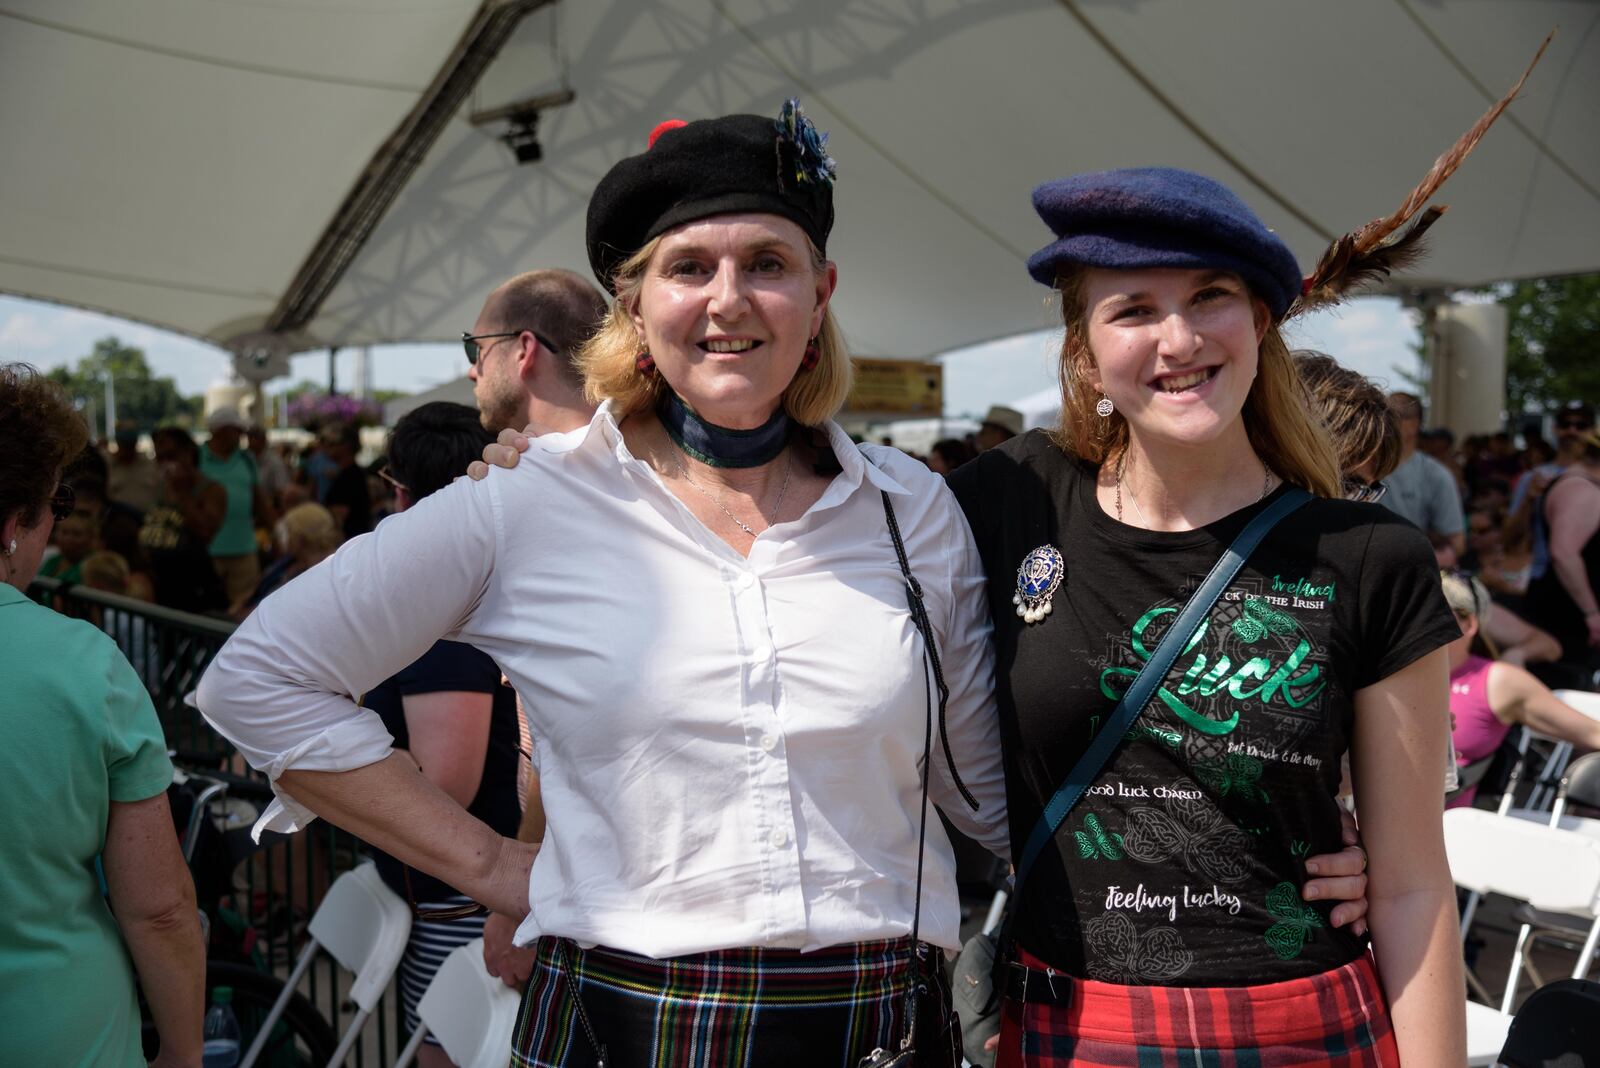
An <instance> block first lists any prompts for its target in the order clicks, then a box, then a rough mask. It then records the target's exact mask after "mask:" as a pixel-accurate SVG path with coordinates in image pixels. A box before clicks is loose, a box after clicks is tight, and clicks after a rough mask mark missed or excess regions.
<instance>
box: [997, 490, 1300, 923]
mask: <svg viewBox="0 0 1600 1068" xmlns="http://www.w3.org/2000/svg"><path fill="white" fill-rule="evenodd" d="M1309 500H1311V494H1309V493H1307V492H1306V491H1305V490H1303V489H1300V488H1299V487H1298V486H1291V487H1289V488H1288V489H1287V490H1286V491H1285V492H1284V493H1283V495H1282V496H1280V497H1279V498H1278V499H1277V500H1275V501H1273V502H1272V504H1270V505H1269V506H1267V508H1266V509H1264V510H1263V511H1262V512H1261V513H1260V514H1259V515H1257V516H1256V517H1255V518H1254V519H1252V520H1250V522H1249V524H1248V525H1247V526H1246V527H1245V528H1244V529H1243V530H1242V531H1240V532H1239V536H1238V537H1237V538H1235V539H1233V544H1232V545H1230V546H1228V549H1227V551H1226V552H1224V553H1223V554H1222V558H1221V559H1220V560H1218V561H1217V563H1216V566H1215V567H1213V568H1212V569H1211V573H1210V574H1209V575H1207V576H1206V579H1205V581H1204V582H1202V583H1201V584H1200V588H1199V589H1197V590H1195V591H1194V595H1193V596H1191V597H1190V598H1189V603H1188V604H1186V605H1184V606H1183V611H1181V612H1179V613H1178V618H1177V620H1176V621H1175V622H1174V623H1173V624H1172V626H1171V627H1169V628H1168V629H1167V633H1166V635H1165V636H1164V637H1162V639H1161V641H1160V642H1158V643H1157V644H1156V651H1155V652H1154V653H1153V654H1152V655H1151V657H1150V659H1149V660H1148V661H1146V662H1145V665H1144V667H1143V668H1142V669H1141V670H1140V672H1139V674H1138V676H1137V677H1136V678H1135V679H1134V680H1133V685H1132V686H1129V687H1128V690H1127V692H1126V693H1124V694H1123V695H1122V700H1121V701H1118V702H1117V707H1116V708H1115V709H1114V710H1113V711H1112V713H1111V715H1110V716H1109V717H1108V718H1107V719H1106V722H1105V725H1104V726H1103V727H1101V728H1100V732H1099V733H1098V734H1096V735H1095V737H1094V741H1092V742H1090V743H1089V748H1088V749H1087V750H1085V751H1084V754H1083V756H1081V757H1079V758H1078V762H1077V763H1076V764H1074V765H1073V767H1072V770H1071V771H1070V772H1068V773H1067V778H1066V781H1064V782H1063V783H1062V784H1061V786H1060V787H1059V788H1058V789H1057V790H1056V792H1055V795H1054V796H1052V797H1051V798H1050V801H1049V803H1048V804H1046V805H1045V806H1044V811H1043V812H1042V813H1040V815H1039V822H1038V823H1036V824H1034V827H1033V831H1032V832H1031V833H1030V834H1029V835H1028V841H1027V843H1026V844H1025V845H1024V846H1023V847H1022V856H1021V858H1020V859H1019V860H1018V861H1017V876H1016V881H1015V884H1014V886H1013V888H1012V891H1011V893H1012V897H1013V898H1015V897H1016V896H1017V895H1018V894H1020V893H1021V892H1022V884H1023V882H1024V881H1025V880H1026V879H1027V878H1028V872H1029V871H1031V870H1032V868H1033V865H1034V862H1035V861H1036V860H1038V859H1039V854H1040V853H1042V852H1044V847H1045V846H1046V845H1048V844H1049V843H1050V840H1051V839H1053V838H1054V837H1055V834H1056V829H1057V828H1059V827H1060V826H1061V823H1062V821H1063V820H1065V819H1066V818H1067V813H1069V812H1071V811H1072V808H1073V806H1074V805H1076V804H1077V803H1078V800H1079V799H1080V798H1081V797H1083V792H1084V791H1085V790H1087V789H1088V788H1089V784H1090V783H1091V782H1093V781H1094V779H1095V776H1097V775H1099V774H1100V769H1101V768H1103V767H1105V765H1106V761H1107V760H1109V759H1111V753H1112V751H1113V750H1114V749H1116V747H1117V744H1118V743H1119V742H1121V741H1122V737H1123V735H1125V734H1127V733H1128V728H1129V727H1131V726H1133V721H1134V720H1135V719H1137V718H1138V717H1139V713H1140V711H1142V710H1143V709H1144V706H1145V705H1147V704H1149V703H1150V698H1151V697H1153V696H1154V695H1155V691H1156V687H1157V686H1160V685H1161V680H1162V679H1165V678H1166V677H1167V672H1168V671H1171V670H1172V662H1173V661H1174V660H1176V659H1178V654H1179V653H1180V652H1181V651H1182V650H1183V646H1184V645H1185V644H1186V643H1187V642H1188V640H1189V638H1190V637H1191V636H1192V635H1193V634H1194V632H1195V631H1196V630H1197V629H1198V628H1199V626H1200V623H1201V621H1202V620H1203V619H1204V618H1205V617H1206V615H1207V614H1208V613H1210V611H1211V608H1212V606H1213V605H1215V604H1216V603H1217V598H1219V597H1221V596H1222V591H1223V590H1225V589H1227V588H1228V583H1230V582H1232V581H1233V577H1234V576H1235V575H1237V574H1238V573H1239V569H1240V568H1241V567H1243V566H1244V562H1245V561H1246V560H1248V559H1249V558H1250V554H1251V553H1252V552H1254V551H1255V548H1256V546H1257V545H1259V544H1261V539H1262V538H1264V537H1266V536H1267V532H1268V531H1270V530H1271V529H1272V528H1273V527H1275V526H1277V525H1278V521H1279V520H1280V519H1282V518H1283V517H1284V516H1286V515H1288V514H1289V513H1290V512H1293V511H1294V510H1295V509H1296V508H1299V507H1300V506H1301V505H1302V504H1305V503H1306V502H1307V501H1309Z"/></svg>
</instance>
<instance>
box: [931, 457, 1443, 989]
mask: <svg viewBox="0 0 1600 1068" xmlns="http://www.w3.org/2000/svg"><path fill="white" fill-rule="evenodd" d="M1256 477H1257V478H1259V474H1258V475H1257V476H1256ZM1094 480H1095V468H1094V467H1093V465H1090V464H1085V463H1082V462H1081V461H1079V460H1076V459H1074V458H1072V457H1070V456H1069V455H1067V454H1066V453H1065V452H1063V451H1062V450H1061V449H1060V448H1058V447H1057V446H1055V445H1054V444H1053V443H1052V442H1051V441H1050V439H1049V438H1048V437H1047V436H1046V435H1045V434H1043V433H1040V432H1034V433H1030V434H1027V435H1024V436H1022V437H1018V438H1015V439H1013V440H1012V441H1010V442H1007V443H1006V444H1005V445H1002V446H1000V447H999V448H997V449H993V450H990V451H989V452H986V453H984V454H983V455H982V456H981V457H980V458H979V459H978V460H977V461H975V462H973V463H970V464H967V465H966V466H964V467H962V468H961V469H960V470H958V471H956V472H955V473H954V474H953V475H952V476H951V480H950V481H951V488H952V489H954V490H955V493H956V496H957V498H958V499H959V500H960V502H961V505H962V507H963V509H964V510H965V511H966V515H967V519H968V521H969V522H970V524H971V526H972V529H973V533H974V535H975V536H976V538H977V544H978V548H979V551H980V553H981V555H982V557H983V561H984V567H985V570H986V571H987V573H988V576H989V599H990V608H991V610H992V611H993V613H994V618H995V647H996V653H997V661H996V676H997V679H996V682H997V695H998V702H999V709H1000V723H1001V732H1002V739H1003V741H1004V744H1005V750H1006V793H1007V803H1008V805H1009V806H1010V813H1011V837H1012V848H1013V850H1014V855H1018V854H1020V851H1021V848H1022V843H1023V842H1024V841H1025V840H1026V839H1027V836H1028V834H1029V832H1030V831H1031V830H1032V829H1033V826H1034V824H1035V823H1036V822H1037V820H1038V818H1039V812H1040V809H1041V808H1042V807H1043V805H1044V802H1045V801H1046V800H1047V799H1048V798H1049V797H1050V796H1051V795H1052V794H1053V793H1054V792H1055V790H1056V788H1057V787H1058V786H1059V785H1060V784H1061V782H1062V780H1063V779H1064V778H1065V777H1066V774H1067V772H1068V771H1069V770H1070V769H1071V768H1072V766H1073V764H1074V763H1075V762H1076V761H1077V759H1078V758H1079V757H1080V756H1082V754H1083V751H1084V750H1085V749H1086V748H1087V747H1088V744H1089V741H1090V739H1091V738H1092V737H1093V736H1094V732H1095V730H1096V728H1097V727H1098V725H1099V724H1100V723H1101V722H1103V720H1104V719H1105V717H1106V716H1107V715H1109V714H1110V712H1111V711H1112V709H1113V708H1114V707H1115V706H1116V702H1117V699H1118V698H1119V697H1120V696H1121V694H1122V693H1123V691H1125V690H1126V689H1127V687H1128V686H1129V685H1130V684H1131V682H1132V681H1133V677H1134V676H1135V675H1136V674H1137V672H1138V670H1139V668H1140V667H1141V666H1143V663H1144V661H1145V660H1146V659H1147V658H1148V657H1149V655H1150V653H1151V652H1152V651H1153V650H1154V649H1155V646H1156V644H1157V642H1159V641H1160V639H1161V637H1162V635H1163V634H1164V633H1165V631H1166V628H1167V627H1168V626H1170V624H1171V622H1172V620H1173V617H1174V616H1176V614H1177V612H1178V611H1179V610H1180V609H1181V608H1182V606H1183V605H1184V603H1185V602H1186V601H1187V599H1188V597H1189V595H1190V594H1191V593H1192V592H1193V591H1194V589H1195V588H1196V587H1197V586H1198V585H1199V584H1200V582H1201V580H1202V579H1204V577H1205V575H1206V573H1207V572H1209V571H1210V569H1211V567H1212V566H1213V565H1214V564H1215V563H1216V561H1217V558H1218V557H1220V556H1221V555H1222V552H1223V550H1224V549H1225V548H1226V547H1227V546H1228V544H1229V543H1230V542H1231V541H1232V540H1233V538H1234V537H1235V536H1236V535H1237V534H1238V533H1239V532H1240V531H1241V530H1242V529H1243V528H1244V526H1245V524H1246V523H1248V522H1249V520H1250V519H1251V518H1252V517H1253V516H1254V515H1255V514H1256V513H1257V512H1259V511H1260V510H1261V509H1262V508H1264V507H1266V505H1267V503H1268V502H1270V501H1271V500H1272V499H1273V498H1275V497H1276V496H1277V495H1278V493H1281V492H1282V490H1281V489H1280V490H1279V491H1277V493H1274V494H1273V495H1272V496H1271V497H1268V498H1267V501H1264V502H1260V503H1258V504H1256V505H1253V506H1251V507H1248V508H1244V509H1241V510H1240V511H1238V512H1235V513H1233V514H1232V515H1229V516H1226V517H1224V518H1223V519H1220V520H1218V521H1217V522H1215V523H1212V524H1210V525H1209V526H1206V527H1203V528H1201V529H1198V530H1194V531H1185V532H1180V533H1160V532H1151V531H1145V530H1141V529H1138V528H1135V527H1131V526H1125V525H1123V524H1121V523H1118V522H1116V521H1115V520H1114V519H1112V518H1111V517H1110V516H1108V515H1106V513H1105V512H1104V511H1103V510H1102V509H1101V508H1100V506H1099V504H1098V502H1097V501H1096V500H1095V495H1094ZM1045 545H1053V546H1055V547H1056V548H1058V549H1059V550H1060V551H1061V554H1062V556H1063V557H1064V560H1065V565H1066V568H1065V571H1066V574H1065V578H1064V579H1063V581H1062V583H1061V586H1060V588H1059V589H1058V590H1057V591H1056V593H1055V595H1054V600H1053V610H1052V612H1051V613H1050V614H1049V615H1048V616H1046V617H1045V619H1044V620H1043V622H1040V623H1036V624H1028V623H1025V622H1024V621H1023V620H1022V619H1021V618H1019V617H1018V616H1017V614H1016V609H1015V607H1014V606H1013V604H1012V595H1013V594H1014V593H1016V591H1017V568H1018V565H1020V564H1021V563H1022V560H1023V558H1024V557H1025V556H1027V555H1028V553H1029V552H1031V551H1032V550H1034V549H1036V548H1039V547H1041V546H1045ZM1459 636H1460V631H1459V630H1458V629H1457V627H1456V625H1455V621H1454V619H1453V617H1452V616H1451V614H1450V610H1449V608H1448V607H1447V605H1446V604H1445V601H1444V597H1443V595H1442V593H1441V592H1440V588H1439V577H1438V571H1437V568H1436V566H1435V564H1434V559H1433V553H1432V550H1431V549H1430V548H1429V546H1428V543H1427V541H1426V539H1424V538H1423V537H1422V535H1421V534H1419V533H1418V532H1417V531H1416V529H1415V528H1414V527H1412V526H1411V525H1410V524H1408V523H1406V522H1405V521H1404V520H1403V519H1400V518H1399V517H1398V516H1396V515H1394V514H1393V513H1392V512H1389V511H1388V510H1387V509H1383V508H1374V507H1372V506H1370V505H1358V504H1352V503H1350V502H1347V501H1331V500H1316V501H1312V502H1310V503H1309V504H1307V505H1305V506H1304V507H1302V508H1301V509H1299V510H1298V511H1297V512H1295V513H1294V514H1293V515H1291V516H1289V517H1288V518H1287V519H1284V520H1283V521H1282V522H1280V523H1279V525H1278V526H1277V527H1276V528H1274V530H1273V532H1272V533H1271V534H1270V535H1268V537H1267V538H1266V540H1265V541H1264V542H1263V543H1262V544H1261V545H1260V546H1259V547H1258V548H1257V549H1256V551H1255V552H1254V553H1253V554H1252V555H1251V558H1250V560H1249V561H1248V562H1247V563H1246V565H1245V567H1244V568H1243V570H1241V571H1240V573H1239V575H1238V576H1237V577H1236V578H1235V579H1234V581H1233V583H1232V584H1231V585H1230V586H1229V588H1228V590H1226V591H1225V592H1224V593H1223V595H1222V597H1221V598H1220V599H1219V601H1218V603H1217V606H1216V607H1215V608H1214V609H1213V610H1212V612H1211V614H1210V616H1209V617H1208V621H1207V623H1206V625H1205V626H1204V627H1203V628H1202V629H1201V630H1200V631H1199V632H1198V637H1197V638H1196V639H1195V640H1194V641H1192V642H1191V643H1190V645H1189V647H1188V648H1187V649H1185V650H1184V652H1183V653H1182V654H1181V655H1180V656H1179V657H1178V659H1177V661H1176V663H1175V664H1174V666H1173V668H1172V671H1171V672H1170V673H1169V674H1168V677H1167V680H1166V682H1165V685H1164V686H1163V687H1162V688H1161V689H1160V690H1158V691H1157V697H1156V699H1155V700H1152V701H1151V703H1150V705H1149V706H1148V707H1147V708H1146V709H1145V710H1144V711H1143V712H1142V713H1141V715H1140V717H1139V719H1138V720H1136V721H1135V723H1134V726H1133V728H1132V729H1131V730H1130V731H1129V733H1128V740H1127V742H1126V743H1125V744H1123V745H1121V746H1119V747H1118V748H1117V749H1116V750H1115V751H1114V753H1113V754H1112V756H1111V759H1110V761H1109V762H1108V763H1107V765H1106V768H1105V770H1104V771H1102V772H1101V774H1100V776H1099V778H1098V779H1097V780H1096V782H1095V783H1094V785H1092V786H1091V787H1090V788H1089V790H1088V792H1087V793H1086V794H1085V795H1084V798H1083V799H1082V800H1081V801H1080V802H1079V803H1078V805H1077V807H1076V808H1074V809H1073V811H1072V812H1071V814H1070V815H1069V816H1068V817H1067V819H1066V821H1065V822H1063V823H1062V825H1061V828H1060V829H1059V830H1058V832H1057V834H1056V839H1055V842H1054V845H1053V847H1051V848H1047V849H1046V850H1045V852H1044V853H1043V854H1042V855H1041V856H1040V858H1039V861H1038V863H1037V864H1036V865H1035V867H1034V869H1033V872H1032V874H1031V875H1030V877H1029V882H1028V885H1027V886H1026V887H1025V888H1024V890H1023V893H1022V900H1021V902H1020V903H1019V912H1018V915H1017V923H1016V931H1017V936H1018V940H1019V941H1020V943H1021V944H1022V945H1023V946H1024V947H1025V948H1026V949H1028V950H1029V951H1030V952H1032V953H1034V954H1035V955H1036V956H1038V957H1040V958H1041V959H1043V960H1045V961H1048V962H1050V963H1051V964H1052V965H1054V966H1055V967H1057V968H1060V969H1062V970H1063V971H1066V972H1068V973H1069V974H1072V975H1078V976H1086V977H1089V978H1094V979H1101V980H1105V981H1108V982H1114V983H1124V984H1160V985H1171V986H1241V985H1249V984H1255V983H1268V982H1276V981H1279V980H1283V979H1290V978H1297V977H1300V976H1305V975H1311V974H1314V973H1317V972H1322V971H1326V970H1328V969H1331V968H1336V967H1338V966H1340V965H1342V964H1346V963H1348V962H1349V961H1350V960H1352V959H1354V958H1355V957H1356V956H1358V955H1359V954H1360V953H1361V952H1362V950H1363V948H1364V946H1363V943H1362V941H1361V940H1359V939H1357V938H1356V937H1354V936H1353V935H1352V934H1350V932H1349V928H1348V927H1346V928H1343V929H1340V930H1337V931H1336V930H1334V929H1332V928H1331V927H1330V925H1329V923H1328V916H1327V913H1328V911H1329V906H1327V905H1320V904H1319V905H1311V904H1308V903H1306V902H1303V901H1302V900H1301V898H1300V886H1301V884H1302V883H1303V882H1304V880H1305V878H1306V875H1305V869H1304V865H1303V863H1302V861H1303V859H1304V858H1305V857H1307V856H1309V855H1312V854H1316V853H1325V852H1331V851H1335V850H1337V849H1339V847H1340V840H1339V812H1338V807H1337V804H1336V802H1335V800H1334V798H1335V794H1336V793H1337V790H1338V786H1339V777H1340V757H1341V755H1342V754H1343V753H1344V752H1345V751H1346V749H1347V748H1348V747H1349V740H1350V733H1351V725H1352V716H1353V700H1352V698H1353V695H1354V693H1355V692H1356V691H1357V690H1359V689H1361V688H1362V687H1364V686H1368V685H1370V684H1372V683H1374V682H1377V681H1378V680H1380V679H1382V678H1384V677H1385V676H1388V675H1390V674H1393V673H1394V672H1395V671H1398V670H1399V669H1400V668H1402V667H1404V666H1406V665H1407V664H1409V663H1411V662H1412V661H1414V660H1416V659H1417V658H1419V657H1421V656H1422V655H1424V654H1425V653H1428V652H1430V651H1432V650H1434V649H1436V648H1438V647H1440V646H1441V645H1443V644H1445V643H1446V642H1448V641H1450V640H1452V639H1454V638H1457V637H1459Z"/></svg>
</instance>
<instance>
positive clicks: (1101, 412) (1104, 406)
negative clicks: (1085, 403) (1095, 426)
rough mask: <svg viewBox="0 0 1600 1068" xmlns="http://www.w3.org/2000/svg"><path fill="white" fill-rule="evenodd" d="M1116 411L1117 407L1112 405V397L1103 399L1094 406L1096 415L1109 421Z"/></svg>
mask: <svg viewBox="0 0 1600 1068" xmlns="http://www.w3.org/2000/svg"><path fill="white" fill-rule="evenodd" d="M1116 410H1117V409H1116V406H1115V405H1113V404H1112V403H1111V398H1110V397H1101V398H1100V399H1099V400H1098V401H1096V402H1095V405H1094V414H1095V415H1098V416H1099V417H1100V418H1102V419H1109V418H1110V417H1111V413H1112V412H1114V411H1116Z"/></svg>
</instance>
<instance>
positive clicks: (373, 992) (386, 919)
mask: <svg viewBox="0 0 1600 1068" xmlns="http://www.w3.org/2000/svg"><path fill="white" fill-rule="evenodd" d="M310 935H311V938H310V941H309V942H307V944H306V948H305V949H304V950H303V951H301V953H300V958H299V959H298V960H297V961H295V964H294V970H293V971H291V972H290V973H289V978H288V980H287V981H286V982H285V983H284V985H283V993H282V994H280V995H278V1002H277V1004H275V1005H273V1006H272V1011H271V1012H270V1013H268V1014H267V1018H266V1019H265V1020H264V1021H262V1024H261V1030H260V1031H259V1032H258V1033H257V1034H256V1040H255V1041H254V1042H252V1043H250V1048H249V1049H248V1050H247V1051H246V1052H245V1055H244V1059H243V1060H242V1061H240V1062H239V1068H252V1066H253V1065H254V1064H255V1062H256V1058H257V1057H259V1056H260V1055H261V1049H262V1047H263V1046H264V1045H265V1044H266V1041H267V1039H268V1037H269V1036H270V1035H271V1034H272V1028H273V1025H274V1024H276V1023H277V1020H278V1017H279V1016H280V1015H282V1013H283V1009H284V1006H285V1005H287V1004H288V1002H289V998H290V996H291V995H292V994H293V993H294V991H295V988H297V987H298V986H299V985H300V980H301V978H302V977H304V975H305V974H306V970H307V969H309V968H310V967H311V962H312V961H313V960H314V959H315V958H316V955H317V950H319V949H325V950H327V951H328V955H329V956H331V957H332V958H333V959H334V960H336V961H338V962H339V965H340V967H342V968H344V969H345V970H346V971H348V972H351V973H353V974H354V975H355V979H354V981H353V982H352V983H351V984H350V1000H352V1001H354V1002H355V1003H356V1015H355V1018H354V1019H353V1020H351V1021H350V1026H349V1027H347V1028H346V1029H345V1032H344V1034H343V1035H341V1036H340V1038H339V1046H338V1048H337V1049H335V1050H334V1053H333V1057H332V1058H330V1059H329V1061H328V1068H336V1066H338V1065H341V1064H343V1063H344V1059H345V1057H347V1056H349V1054H350V1048H351V1047H352V1046H354V1045H355V1041H356V1039H357V1038H359V1037H360V1035H361V1028H362V1026H363V1025H364V1024H365V1023H366V1022H367V1017H368V1016H370V1015H372V1010H373V1009H375V1008H377V1006H378V1000H379V999H380V998H382V997H383V992H384V990H385V989H386V988H387V987H388V986H389V980H390V979H391V978H393V977H394V972H395V969H396V968H398V967H399V966H400V957H401V955H402V954H404V953H405V949H406V939H407V938H409V937H410V936H411V910H410V909H409V908H407V907H406V903H405V902H404V901H403V900H401V898H400V895H398V894H396V893H395V892H394V891H393V890H390V889H389V888H388V887H387V886H385V885H384V883H383V880H382V879H381V878H379V876H378V868H377V866H376V865H374V864H373V863H372V862H371V861H368V862H367V863H365V864H362V865H360V866H359V867H357V868H356V869H355V870H353V871H347V872H345V873H344V874H343V875H341V876H339V878H337V879H335V880H334V881H333V885H332V886H330V887H328V895H327V897H325V898H323V899H322V904H320V905H318V906H317V911H316V914H315V915H313V916H312V917H311V929H310Z"/></svg>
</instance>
